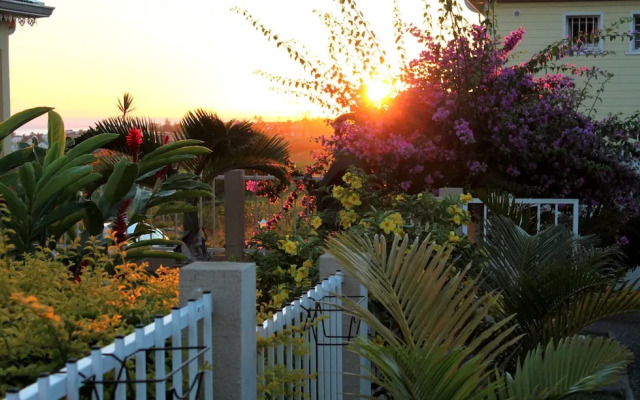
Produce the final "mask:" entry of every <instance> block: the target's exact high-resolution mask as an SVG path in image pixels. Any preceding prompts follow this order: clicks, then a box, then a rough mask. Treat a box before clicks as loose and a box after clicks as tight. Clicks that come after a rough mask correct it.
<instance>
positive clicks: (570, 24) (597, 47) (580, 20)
mask: <svg viewBox="0 0 640 400" xmlns="http://www.w3.org/2000/svg"><path fill="white" fill-rule="evenodd" d="M466 4H467V6H468V7H469V8H470V9H472V10H473V11H475V12H479V13H484V12H486V10H487V9H488V7H489V5H488V0H466ZM492 5H493V10H494V15H495V22H496V32H495V33H497V34H498V35H499V36H502V37H504V36H506V35H507V34H508V33H509V32H511V31H512V30H514V29H516V28H518V27H523V28H524V29H525V31H526V34H525V36H524V39H523V40H522V42H521V43H520V45H519V46H518V47H517V48H516V50H515V51H514V53H513V54H514V61H515V62H521V61H525V60H526V59H528V58H530V57H531V56H532V55H533V54H535V53H536V52H538V51H540V50H542V49H544V48H545V47H546V46H548V45H549V44H551V43H553V42H556V41H558V40H561V39H563V38H569V39H570V40H571V39H572V38H576V39H577V38H581V39H582V41H583V43H584V46H583V47H582V48H583V49H585V50H586V51H584V52H582V53H583V54H581V55H574V56H571V57H567V58H565V59H564V60H563V61H562V62H563V63H569V64H576V65H579V66H582V65H587V66H589V67H591V66H597V67H599V68H600V69H603V70H606V71H609V72H611V73H613V74H614V77H613V78H612V79H611V80H610V81H609V82H608V84H607V85H606V87H605V91H604V92H603V93H602V95H601V97H602V103H599V104H597V105H596V109H597V110H598V114H597V116H598V117H601V118H602V117H605V116H606V115H607V114H609V113H614V114H615V113H622V114H623V115H626V116H629V115H631V114H633V113H634V112H636V111H640V79H639V78H640V0H634V1H629V0H627V1H621V0H598V1H575V0H574V1H553V0H497V1H495V2H494V3H493V4H492ZM623 18H624V19H626V21H625V22H624V23H623V24H622V25H620V26H619V27H618V29H617V30H618V31H622V32H627V33H632V34H635V33H636V32H638V34H635V35H634V37H633V39H632V40H629V39H628V38H626V39H624V40H620V39H617V40H616V41H606V40H605V41H602V40H593V39H589V38H585V36H584V34H585V33H591V32H593V31H594V30H597V29H604V28H607V27H609V26H611V24H614V23H617V22H619V21H620V20H621V19H623ZM612 52H613V53H614V54H611V53H612ZM605 53H606V55H604V56H602V54H605ZM594 56H595V57H594ZM594 83H595V84H594V90H595V89H597V88H598V87H599V82H597V81H596V82H594ZM592 92H593V90H592ZM590 105H591V104H588V106H590Z"/></svg>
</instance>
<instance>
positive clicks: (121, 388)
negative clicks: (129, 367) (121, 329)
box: [114, 335, 127, 400]
mask: <svg viewBox="0 0 640 400" xmlns="http://www.w3.org/2000/svg"><path fill="white" fill-rule="evenodd" d="M114 344H115V351H114V353H115V356H116V357H117V362H116V380H118V381H120V380H122V379H127V371H126V369H125V364H124V362H125V356H126V355H125V352H124V335H117V336H116V339H115V341H114ZM126 397H127V385H126V384H125V383H116V400H124V399H125V398H126Z"/></svg>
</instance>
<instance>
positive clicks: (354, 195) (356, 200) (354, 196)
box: [348, 192, 362, 206]
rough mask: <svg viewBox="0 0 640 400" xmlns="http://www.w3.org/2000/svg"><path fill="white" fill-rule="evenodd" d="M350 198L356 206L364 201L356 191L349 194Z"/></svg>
mask: <svg viewBox="0 0 640 400" xmlns="http://www.w3.org/2000/svg"><path fill="white" fill-rule="evenodd" d="M348 200H349V202H350V203H351V204H353V205H354V206H359V205H361V204H362V201H361V200H360V195H359V194H358V193H356V192H351V193H350V194H349V197H348Z"/></svg>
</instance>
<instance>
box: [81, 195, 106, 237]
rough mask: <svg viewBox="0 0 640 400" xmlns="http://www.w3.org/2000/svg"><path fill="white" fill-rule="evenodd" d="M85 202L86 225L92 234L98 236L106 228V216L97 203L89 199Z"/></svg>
mask: <svg viewBox="0 0 640 400" xmlns="http://www.w3.org/2000/svg"><path fill="white" fill-rule="evenodd" d="M85 204H86V205H85V208H84V211H85V218H84V225H85V227H86V228H87V231H88V232H89V234H90V235H93V236H97V235H99V234H101V233H102V232H103V230H104V217H103V216H102V213H101V212H100V209H99V208H98V206H97V205H96V203H94V202H92V201H88V202H86V203H85Z"/></svg>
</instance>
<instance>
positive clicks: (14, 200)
mask: <svg viewBox="0 0 640 400" xmlns="http://www.w3.org/2000/svg"><path fill="white" fill-rule="evenodd" d="M0 196H1V197H2V199H4V201H6V202H7V207H8V208H9V211H11V215H12V216H13V217H16V218H17V219H18V220H20V221H21V223H23V224H25V225H27V224H28V223H29V212H28V211H27V208H26V207H25V205H24V203H23V202H22V200H21V199H20V198H19V197H18V196H17V195H16V194H15V193H14V191H13V190H11V189H9V188H8V187H7V186H5V185H4V184H2V183H0Z"/></svg>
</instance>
